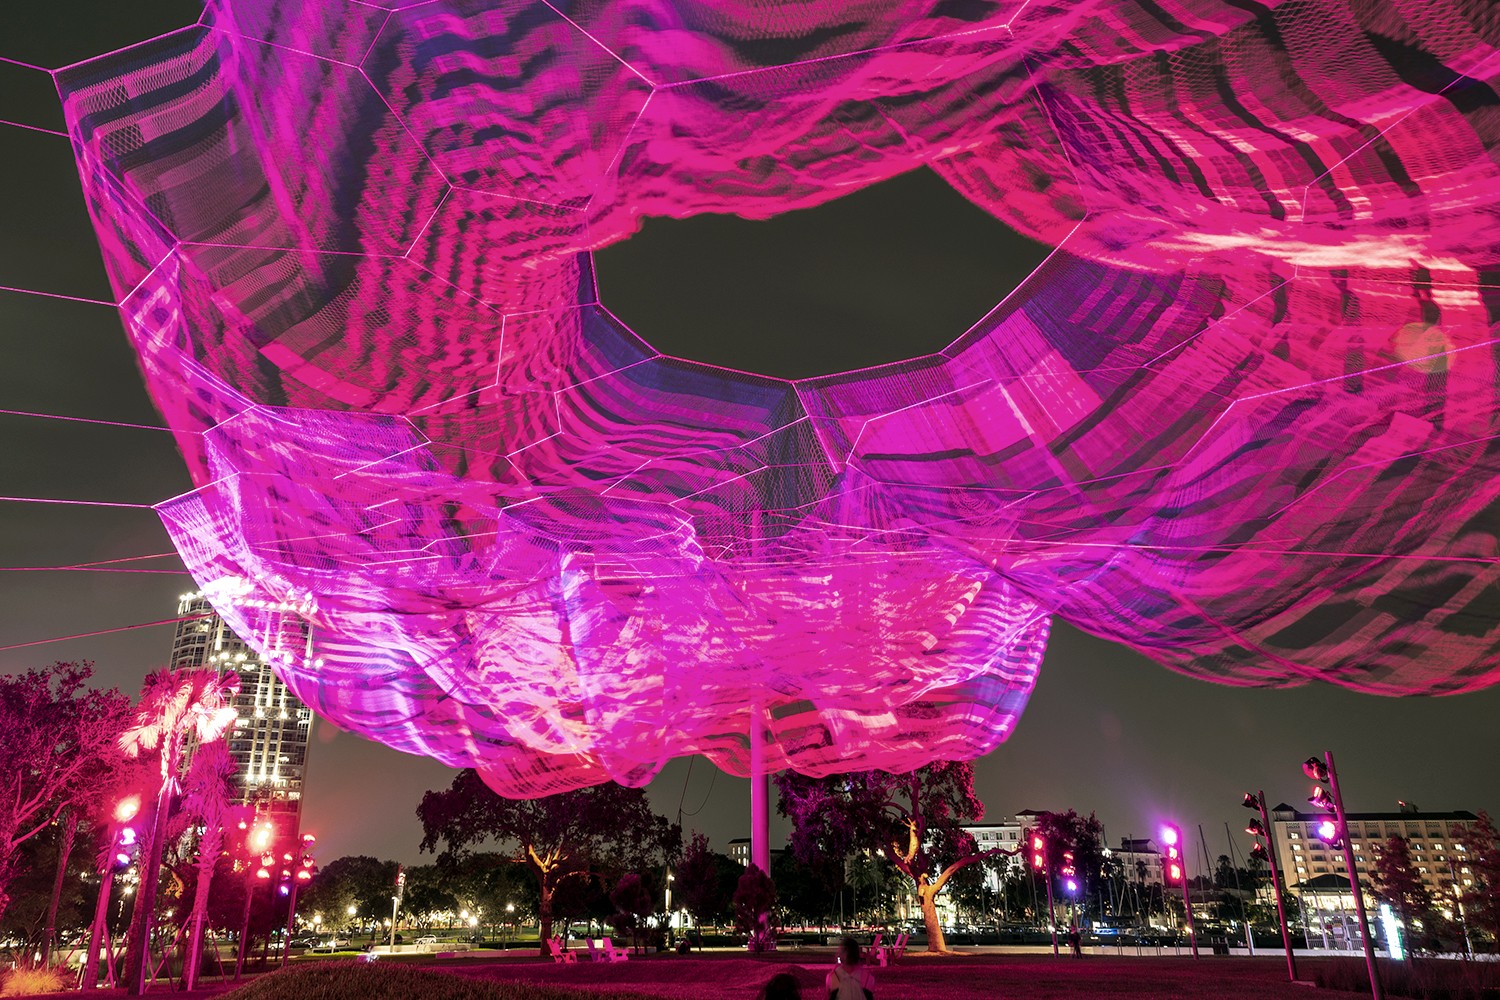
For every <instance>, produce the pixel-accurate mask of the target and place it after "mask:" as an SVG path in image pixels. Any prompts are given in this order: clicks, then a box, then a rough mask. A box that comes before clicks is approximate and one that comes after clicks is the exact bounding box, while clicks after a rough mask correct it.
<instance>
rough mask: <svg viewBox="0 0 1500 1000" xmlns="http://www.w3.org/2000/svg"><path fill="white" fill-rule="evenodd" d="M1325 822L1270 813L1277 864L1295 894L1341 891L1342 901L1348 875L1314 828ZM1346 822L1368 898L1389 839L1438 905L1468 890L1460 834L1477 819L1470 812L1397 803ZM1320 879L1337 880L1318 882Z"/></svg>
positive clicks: (1469, 876) (1287, 811) (1289, 812)
mask: <svg viewBox="0 0 1500 1000" xmlns="http://www.w3.org/2000/svg"><path fill="white" fill-rule="evenodd" d="M1325 818H1326V816H1325V814H1323V813H1315V812H1300V811H1298V810H1297V809H1294V808H1292V807H1291V806H1289V805H1287V804H1286V803H1282V804H1280V805H1278V806H1277V807H1276V808H1275V809H1273V810H1271V823H1272V825H1273V826H1274V827H1275V834H1276V855H1277V857H1276V861H1277V863H1278V864H1279V865H1280V866H1281V870H1282V872H1283V873H1284V876H1285V878H1286V883H1287V885H1288V886H1289V887H1290V888H1291V889H1292V890H1293V891H1295V892H1298V893H1299V894H1302V895H1310V894H1314V893H1318V892H1323V893H1324V894H1327V890H1328V887H1330V886H1334V887H1337V886H1342V887H1343V889H1342V892H1343V895H1344V896H1347V895H1348V872H1347V871H1346V870H1345V868H1344V855H1343V852H1342V851H1341V850H1337V849H1335V848H1334V847H1332V846H1331V845H1329V844H1325V843H1324V842H1323V841H1322V840H1320V839H1318V836H1317V827H1318V824H1319V823H1321V822H1322V821H1323V820H1324V819H1325ZM1345 818H1346V819H1347V821H1348V824H1349V842H1350V844H1351V846H1353V848H1354V863H1355V864H1356V865H1358V866H1359V870H1360V883H1361V885H1362V886H1365V887H1366V894H1367V895H1368V883H1369V878H1370V871H1371V870H1372V869H1373V867H1374V865H1375V859H1376V857H1377V856H1378V854H1379V851H1380V848H1381V846H1382V845H1383V844H1385V842H1386V841H1387V840H1389V839H1390V838H1392V837H1403V838H1405V839H1406V841H1407V845H1408V846H1409V847H1410V848H1411V859H1412V865H1413V867H1415V868H1416V870H1417V873H1418V874H1419V875H1421V877H1422V884H1423V885H1425V886H1426V887H1427V889H1428V890H1429V891H1430V892H1431V893H1432V896H1433V898H1434V899H1435V900H1438V901H1439V902H1440V903H1441V902H1443V901H1445V900H1451V899H1452V898H1453V886H1454V885H1455V884H1457V885H1458V886H1461V887H1462V888H1464V889H1468V888H1472V886H1473V884H1474V873H1473V872H1472V871H1471V870H1470V868H1469V864H1468V850H1467V847H1466V846H1465V844H1464V843H1463V830H1464V829H1465V828H1466V827H1467V826H1468V824H1470V823H1473V822H1475V821H1476V820H1478V818H1479V817H1478V816H1476V815H1474V814H1473V813H1471V812H1469V811H1467V810H1464V809H1460V810H1457V811H1454V812H1421V811H1419V810H1418V809H1417V807H1416V806H1415V805H1412V804H1410V803H1406V802H1402V803H1399V809H1398V810H1397V811H1395V812H1364V813H1361V812H1351V813H1348V814H1347V816H1346V817H1345ZM1324 875H1335V876H1342V879H1321V876H1324ZM1320 887H1322V888H1321V889H1320Z"/></svg>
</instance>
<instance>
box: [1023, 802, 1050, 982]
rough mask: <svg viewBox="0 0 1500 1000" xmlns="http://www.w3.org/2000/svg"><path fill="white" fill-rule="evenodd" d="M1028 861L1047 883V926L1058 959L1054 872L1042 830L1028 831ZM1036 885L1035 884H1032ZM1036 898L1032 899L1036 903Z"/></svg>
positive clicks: (1026, 837)
mask: <svg viewBox="0 0 1500 1000" xmlns="http://www.w3.org/2000/svg"><path fill="white" fill-rule="evenodd" d="M1025 840H1026V845H1027V848H1026V860H1027V862H1028V863H1029V864H1030V866H1031V869H1032V871H1036V872H1042V873H1043V874H1044V877H1045V881H1046V883H1047V924H1048V926H1049V929H1050V930H1051V931H1052V957H1053V958H1056V957H1057V909H1056V907H1055V906H1054V905H1053V902H1052V872H1051V871H1050V870H1049V868H1048V865H1047V838H1046V837H1045V836H1043V835H1042V833H1041V831H1040V830H1028V831H1026V836H1025ZM1032 884H1033V885H1035V883H1032ZM1035 900H1036V897H1035V896H1033V897H1032V901H1033V902H1035Z"/></svg>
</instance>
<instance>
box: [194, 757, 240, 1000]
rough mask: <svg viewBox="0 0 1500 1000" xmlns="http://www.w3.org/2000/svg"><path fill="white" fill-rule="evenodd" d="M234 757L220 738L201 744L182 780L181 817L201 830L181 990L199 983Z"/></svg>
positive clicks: (221, 850)
mask: <svg viewBox="0 0 1500 1000" xmlns="http://www.w3.org/2000/svg"><path fill="white" fill-rule="evenodd" d="M234 768H235V764H234V758H233V757H231V756H230V755H229V748H228V747H226V746H225V745H224V741H223V740H215V741H213V742H212V743H204V744H202V745H201V746H199V747H198V751H197V753H195V754H193V760H192V762H191V763H190V764H189V765H188V773H187V777H186V778H184V779H183V798H182V819H184V820H188V821H191V822H192V823H194V824H195V825H196V826H197V827H199V828H200V829H201V830H202V833H201V834H200V835H199V836H198V844H197V849H198V850H197V861H198V872H197V879H196V881H195V884H194V887H193V908H192V916H191V917H190V922H189V925H188V927H189V930H188V953H187V962H186V965H185V967H184V968H183V970H182V979H183V987H182V988H183V989H185V990H191V989H193V988H194V987H195V986H196V985H197V983H198V968H199V965H200V963H201V962H202V959H203V925H204V922H205V921H206V920H207V918H208V894H209V889H210V887H211V886H212V885H213V880H214V867H215V865H217V864H218V861H219V855H220V854H222V853H223V850H224V826H225V819H226V818H227V817H228V815H229V808H230V800H231V798H232V797H233V793H234V789H233V779H234Z"/></svg>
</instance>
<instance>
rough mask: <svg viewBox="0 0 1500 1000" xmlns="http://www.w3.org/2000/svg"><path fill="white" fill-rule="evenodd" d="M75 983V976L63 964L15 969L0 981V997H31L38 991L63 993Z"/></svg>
mask: <svg viewBox="0 0 1500 1000" xmlns="http://www.w3.org/2000/svg"><path fill="white" fill-rule="evenodd" d="M72 985H73V976H72V974H71V973H70V972H68V970H67V969H65V968H63V967H61V966H38V967H36V968H30V969H28V968H25V967H22V968H19V969H13V970H11V972H10V973H9V974H7V975H6V977H5V980H4V982H3V983H0V997H29V996H35V995H36V994H38V993H61V992H62V991H63V990H66V989H69V988H70V987H72Z"/></svg>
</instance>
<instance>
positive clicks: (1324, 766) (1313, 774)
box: [1302, 750, 1385, 1000]
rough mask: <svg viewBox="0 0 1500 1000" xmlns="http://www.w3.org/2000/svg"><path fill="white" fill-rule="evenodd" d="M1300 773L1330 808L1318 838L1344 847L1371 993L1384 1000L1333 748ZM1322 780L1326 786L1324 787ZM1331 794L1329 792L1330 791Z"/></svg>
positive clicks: (1315, 796) (1306, 764)
mask: <svg viewBox="0 0 1500 1000" xmlns="http://www.w3.org/2000/svg"><path fill="white" fill-rule="evenodd" d="M1302 773H1303V774H1306V775H1307V776H1308V777H1309V778H1311V779H1312V780H1313V781H1316V782H1318V784H1317V786H1315V787H1314V788H1313V794H1312V796H1311V797H1310V798H1309V799H1308V801H1309V802H1312V803H1313V804H1314V805H1318V806H1319V808H1331V809H1332V812H1333V815H1332V816H1331V817H1328V818H1325V819H1324V820H1323V821H1322V822H1321V823H1319V824H1318V830H1317V835H1318V839H1319V840H1322V841H1324V842H1325V843H1327V844H1329V845H1330V846H1331V847H1333V848H1334V849H1335V850H1337V849H1338V848H1340V847H1342V848H1343V850H1344V867H1345V869H1347V871H1348V873H1349V892H1350V894H1351V895H1352V896H1353V897H1354V916H1355V919H1357V920H1358V921H1359V937H1360V942H1361V944H1363V945H1364V951H1365V970H1366V971H1367V972H1368V973H1369V974H1370V994H1371V997H1372V998H1373V1000H1385V991H1384V990H1383V989H1382V988H1381V986H1380V970H1379V968H1377V967H1376V965H1375V945H1374V942H1372V941H1371V940H1370V924H1369V921H1368V919H1367V918H1366V917H1365V898H1364V893H1362V892H1361V891H1360V888H1359V869H1358V868H1357V867H1355V864H1354V845H1353V844H1351V843H1350V842H1349V823H1348V820H1347V819H1346V816H1347V814H1346V813H1345V812H1344V796H1343V795H1342V794H1341V793H1340V792H1339V773H1338V769H1337V768H1335V767H1334V766H1333V751H1331V750H1325V751H1324V752H1323V760H1319V759H1318V758H1316V757H1309V758H1307V760H1305V761H1303V763H1302ZM1324 783H1326V784H1327V785H1328V788H1327V789H1325V788H1323V785H1324ZM1330 793H1331V794H1330Z"/></svg>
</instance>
